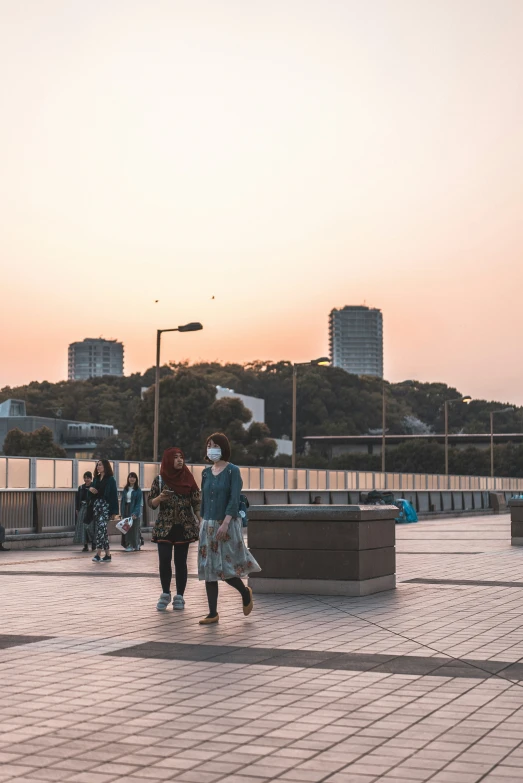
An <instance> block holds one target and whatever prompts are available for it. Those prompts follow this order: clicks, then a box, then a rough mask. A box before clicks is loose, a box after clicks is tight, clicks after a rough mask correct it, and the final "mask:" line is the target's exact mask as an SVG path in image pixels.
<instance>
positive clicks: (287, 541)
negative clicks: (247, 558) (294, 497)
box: [249, 505, 398, 596]
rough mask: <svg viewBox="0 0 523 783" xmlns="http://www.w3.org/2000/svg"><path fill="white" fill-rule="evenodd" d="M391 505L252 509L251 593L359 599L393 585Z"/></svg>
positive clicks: (250, 537) (394, 515)
mask: <svg viewBox="0 0 523 783" xmlns="http://www.w3.org/2000/svg"><path fill="white" fill-rule="evenodd" d="M397 514H398V509H397V507H396V506H358V505H355V506H349V505H346V506H333V505H325V506H313V505H312V506H301V505H294V506H290V505H286V506H255V507H251V508H250V510H249V547H250V549H251V551H252V554H253V555H254V557H255V558H256V560H257V561H258V562H259V564H260V566H261V568H262V571H261V573H258V574H252V575H251V576H250V577H249V585H250V586H251V587H252V589H253V592H256V593H297V594H310V595H314V594H316V595H346V596H361V595H369V594H370V593H378V592H382V591H384V590H391V589H393V588H394V587H395V586H396V576H395V570H396V567H395V566H396V561H395V535H396V531H395V521H394V520H395V517H396V516H397Z"/></svg>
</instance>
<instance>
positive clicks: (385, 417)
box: [381, 379, 387, 473]
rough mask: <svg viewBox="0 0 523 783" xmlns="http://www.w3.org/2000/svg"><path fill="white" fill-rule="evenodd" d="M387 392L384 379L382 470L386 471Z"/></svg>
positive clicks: (382, 390) (382, 389) (382, 388)
mask: <svg viewBox="0 0 523 783" xmlns="http://www.w3.org/2000/svg"><path fill="white" fill-rule="evenodd" d="M385 393H386V386H385V379H384V380H383V381H382V387H381V394H382V399H381V472H382V473H385V446H386V440H385V434H386V432H387V427H386V425H387V398H386V396H385Z"/></svg>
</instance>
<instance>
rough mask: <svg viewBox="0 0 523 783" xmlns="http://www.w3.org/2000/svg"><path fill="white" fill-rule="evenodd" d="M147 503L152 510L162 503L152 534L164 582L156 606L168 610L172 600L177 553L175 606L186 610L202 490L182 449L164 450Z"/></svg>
mask: <svg viewBox="0 0 523 783" xmlns="http://www.w3.org/2000/svg"><path fill="white" fill-rule="evenodd" d="M147 504H148V506H149V508H152V509H156V508H158V506H160V513H159V514H158V518H157V520H156V523H155V525H154V529H153V534H152V541H154V542H155V543H156V544H158V560H159V564H160V581H161V583H162V594H161V596H160V598H159V601H158V603H157V605H156V608H157V609H158V611H159V612H165V610H166V609H167V607H168V606H169V604H170V603H171V579H172V575H173V571H172V562H173V552H174V570H175V578H176V595H175V596H174V598H173V609H183V608H184V606H185V600H184V597H183V594H184V593H185V588H186V586H187V555H188V553H189V544H191V543H192V542H193V541H198V537H199V530H200V525H199V522H200V490H199V489H198V485H197V484H196V481H195V480H194V478H193V475H192V473H191V471H190V470H189V468H188V467H187V465H186V464H185V456H184V453H183V451H182V450H181V449H178V448H176V447H174V448H172V449H166V451H164V453H163V457H162V465H161V468H160V475H159V476H157V477H156V478H155V479H154V481H153V483H152V486H151V491H150V493H149V497H148V498H147Z"/></svg>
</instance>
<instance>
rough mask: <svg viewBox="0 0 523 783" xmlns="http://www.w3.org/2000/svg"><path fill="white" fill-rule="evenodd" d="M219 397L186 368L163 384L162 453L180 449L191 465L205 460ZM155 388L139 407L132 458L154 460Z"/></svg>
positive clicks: (161, 411)
mask: <svg viewBox="0 0 523 783" xmlns="http://www.w3.org/2000/svg"><path fill="white" fill-rule="evenodd" d="M215 397H216V388H215V387H214V386H213V385H212V384H211V383H209V382H208V381H206V380H205V379H203V378H202V377H200V376H199V375H198V374H197V373H195V372H194V371H192V370H190V369H187V368H183V369H180V370H178V371H177V372H176V374H174V375H171V376H169V377H166V378H164V379H163V380H161V381H160V415H159V439H158V441H159V450H160V454H161V453H162V451H164V450H165V449H167V448H169V447H170V446H179V447H180V448H181V449H182V450H183V451H184V453H185V457H186V459H187V461H192V462H197V461H199V460H201V458H202V456H203V455H202V438H203V437H204V432H205V424H206V419H207V412H208V410H209V408H210V407H211V405H212V404H213V402H214V399H215ZM153 425H154V388H151V389H149V391H148V392H147V393H146V394H145V396H144V399H143V401H142V402H141V403H140V405H139V407H138V411H137V414H136V418H135V427H134V434H133V439H132V442H131V448H130V451H129V456H130V458H131V459H140V460H150V459H152V458H153Z"/></svg>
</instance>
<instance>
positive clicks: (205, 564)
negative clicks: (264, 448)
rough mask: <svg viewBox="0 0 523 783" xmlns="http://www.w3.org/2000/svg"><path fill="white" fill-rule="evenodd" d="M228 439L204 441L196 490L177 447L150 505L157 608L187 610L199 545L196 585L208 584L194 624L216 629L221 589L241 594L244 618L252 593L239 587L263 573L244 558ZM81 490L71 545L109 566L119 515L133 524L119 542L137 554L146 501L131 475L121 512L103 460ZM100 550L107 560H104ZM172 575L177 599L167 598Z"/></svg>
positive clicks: (165, 460) (169, 453) (168, 454)
mask: <svg viewBox="0 0 523 783" xmlns="http://www.w3.org/2000/svg"><path fill="white" fill-rule="evenodd" d="M230 457H231V447H230V443H229V440H228V439H227V437H226V436H225V435H224V434H223V433H221V432H217V433H214V434H213V435H211V436H210V437H209V438H208V439H207V443H206V461H207V462H208V463H210V464H209V465H208V466H207V467H206V468H205V469H204V470H203V473H202V479H201V489H199V488H198V485H197V483H196V481H195V479H194V476H193V474H192V473H191V471H190V470H189V468H188V467H187V465H186V463H185V456H184V453H183V451H182V450H181V449H179V448H177V447H173V448H169V449H166V451H164V453H163V457H162V462H161V467H160V472H159V474H158V476H156V478H155V479H154V481H153V482H152V486H151V489H150V492H149V493H148V497H147V505H148V507H149V508H150V509H152V510H158V515H157V518H156V521H155V524H154V528H153V532H152V537H151V540H152V542H153V543H155V544H156V546H157V548H158V566H159V575H160V582H161V586H162V593H161V595H160V598H159V599H158V603H157V605H156V608H157V610H158V611H159V612H164V611H166V609H167V607H168V606H170V605H171V603H172V608H173V609H175V610H181V609H184V607H185V597H184V596H185V590H186V587H187V576H188V573H187V557H188V553H189V547H190V545H191V544H193V543H196V544H197V545H198V578H199V579H200V581H204V582H205V589H206V593H207V601H208V604H209V612H208V614H207V615H206V616H205V617H203V618H202V619H201V620H200V621H199V622H200V625H213V624H215V623H217V622H219V619H220V616H219V613H218V583H219V582H220V581H221V582H225V583H226V584H228V585H229V586H230V587H233V588H234V589H235V590H237V591H238V593H239V597H240V598H241V606H242V610H243V614H244V615H246V616H247V615H249V614H250V613H251V612H252V609H253V596H252V590H251V588H250V587H248V586H247V585H246V584H245V583H244V582H243V580H242V577H246V576H247V575H248V574H249V573H253V572H256V571H260V570H261V569H260V566H259V565H258V563H257V562H256V560H255V559H254V557H253V556H252V555H251V553H250V552H249V550H248V548H247V546H246V544H245V541H244V537H243V520H242V516H241V515H242V513H243V512H242V511H241V508H242V507H243V503H244V502H245V501H244V498H243V496H242V494H241V491H242V486H243V482H242V478H241V474H240V469H239V468H238V467H237V466H236V465H233V463H232V462H231V461H230ZM83 478H84V483H83V484H82V485H81V486H80V487H78V492H77V497H76V514H77V522H76V528H75V536H74V542H75V543H78V544H83V549H82V551H83V552H87V551H88V550H89V546H91V547H92V549H93V550H94V549H96V554H95V555H94V557H93V562H95V563H108V562H110V561H111V554H110V547H109V534H108V524H109V521H110V520H113V519H116V518H117V517H118V515H120V516H121V517H122V518H125V519H131V520H132V524H131V527H130V529H129V530H128V531H127V532H126V533H125V534H124V535H123V536H122V545H123V546H124V548H125V551H126V552H137V551H139V550H140V548H141V546H142V544H143V539H142V536H141V516H142V509H143V493H142V490H141V489H140V486H139V480H138V476H137V475H136V473H133V472H131V473H129V475H128V477H127V483H126V485H125V487H124V489H123V493H122V497H121V501H120V505H119V504H118V490H117V486H116V481H115V479H114V476H113V470H112V467H111V464H110V462H109V461H108V460H103V459H101V460H98V462H97V463H96V466H95V470H94V477H93V475H92V474H91V473H90V472H86V473H85V474H84V477H83ZM102 550H103V551H104V556H103V557H101V554H102ZM173 565H174V574H175V585H176V593H175V594H174V596H173V595H172V591H171V582H172V576H173Z"/></svg>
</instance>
